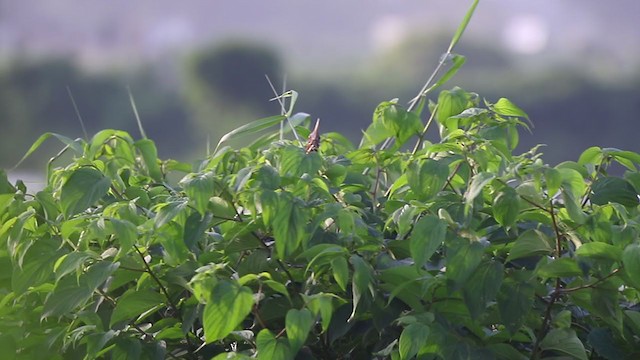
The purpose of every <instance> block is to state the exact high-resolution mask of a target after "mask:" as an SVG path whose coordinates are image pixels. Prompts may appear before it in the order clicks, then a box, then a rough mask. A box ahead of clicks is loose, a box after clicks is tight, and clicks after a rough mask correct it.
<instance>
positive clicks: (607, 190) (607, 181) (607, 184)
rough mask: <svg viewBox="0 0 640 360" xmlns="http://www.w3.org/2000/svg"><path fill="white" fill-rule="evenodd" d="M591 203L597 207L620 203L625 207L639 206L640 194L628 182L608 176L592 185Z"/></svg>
mask: <svg viewBox="0 0 640 360" xmlns="http://www.w3.org/2000/svg"><path fill="white" fill-rule="evenodd" d="M589 198H590V199H591V202H592V203H594V204H596V205H605V204H608V203H618V204H622V205H624V206H637V205H638V193H637V192H636V190H635V188H634V187H633V185H631V183H629V182H628V181H627V180H625V179H622V178H619V177H614V176H606V177H601V178H598V179H597V180H596V181H595V182H594V183H593V184H591V196H590V197H589Z"/></svg>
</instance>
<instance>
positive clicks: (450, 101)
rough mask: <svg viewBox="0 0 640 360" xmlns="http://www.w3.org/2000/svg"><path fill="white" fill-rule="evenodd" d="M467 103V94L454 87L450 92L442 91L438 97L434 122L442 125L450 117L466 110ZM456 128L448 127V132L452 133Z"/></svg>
mask: <svg viewBox="0 0 640 360" xmlns="http://www.w3.org/2000/svg"><path fill="white" fill-rule="evenodd" d="M468 102H469V94H468V93H467V92H466V91H464V90H462V89H460V88H459V87H454V88H453V89H451V90H442V91H441V92H440V94H439V95H438V108H437V110H436V120H437V121H438V122H439V123H440V124H444V123H445V122H446V121H447V119H449V118H450V117H451V116H455V115H458V114H460V113H461V112H463V111H464V110H465V109H466V108H467V103H468ZM455 129H457V127H449V128H448V130H449V131H453V130H455Z"/></svg>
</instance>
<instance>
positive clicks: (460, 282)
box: [446, 238, 484, 289]
mask: <svg viewBox="0 0 640 360" xmlns="http://www.w3.org/2000/svg"><path fill="white" fill-rule="evenodd" d="M483 253H484V248H483V246H482V244H480V243H479V242H477V241H471V242H469V240H467V239H464V238H457V239H454V240H452V241H451V242H450V243H449V244H448V246H447V253H446V254H447V257H446V259H447V270H446V274H447V279H448V280H451V281H453V285H454V287H455V288H456V289H460V288H462V287H464V286H466V285H465V284H466V283H467V280H468V279H469V277H470V276H471V275H472V274H473V273H474V272H475V271H476V269H477V267H478V265H480V262H482V254H483Z"/></svg>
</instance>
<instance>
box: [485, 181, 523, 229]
mask: <svg viewBox="0 0 640 360" xmlns="http://www.w3.org/2000/svg"><path fill="white" fill-rule="evenodd" d="M492 210H493V216H494V217H495V219H496V221H497V222H498V224H500V225H502V226H504V227H508V226H512V225H513V224H515V222H516V219H517V218H518V214H519V213H520V197H519V196H518V193H517V192H516V191H515V190H514V189H513V188H510V187H505V188H503V189H502V190H501V191H500V192H499V193H498V195H496V197H495V198H494V199H493V207H492Z"/></svg>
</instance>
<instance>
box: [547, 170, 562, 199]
mask: <svg viewBox="0 0 640 360" xmlns="http://www.w3.org/2000/svg"><path fill="white" fill-rule="evenodd" d="M544 177H545V180H546V185H547V195H548V196H549V197H553V196H555V195H556V193H557V192H558V190H559V189H560V186H561V185H562V175H561V174H560V171H558V170H557V169H554V168H546V169H544Z"/></svg>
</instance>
